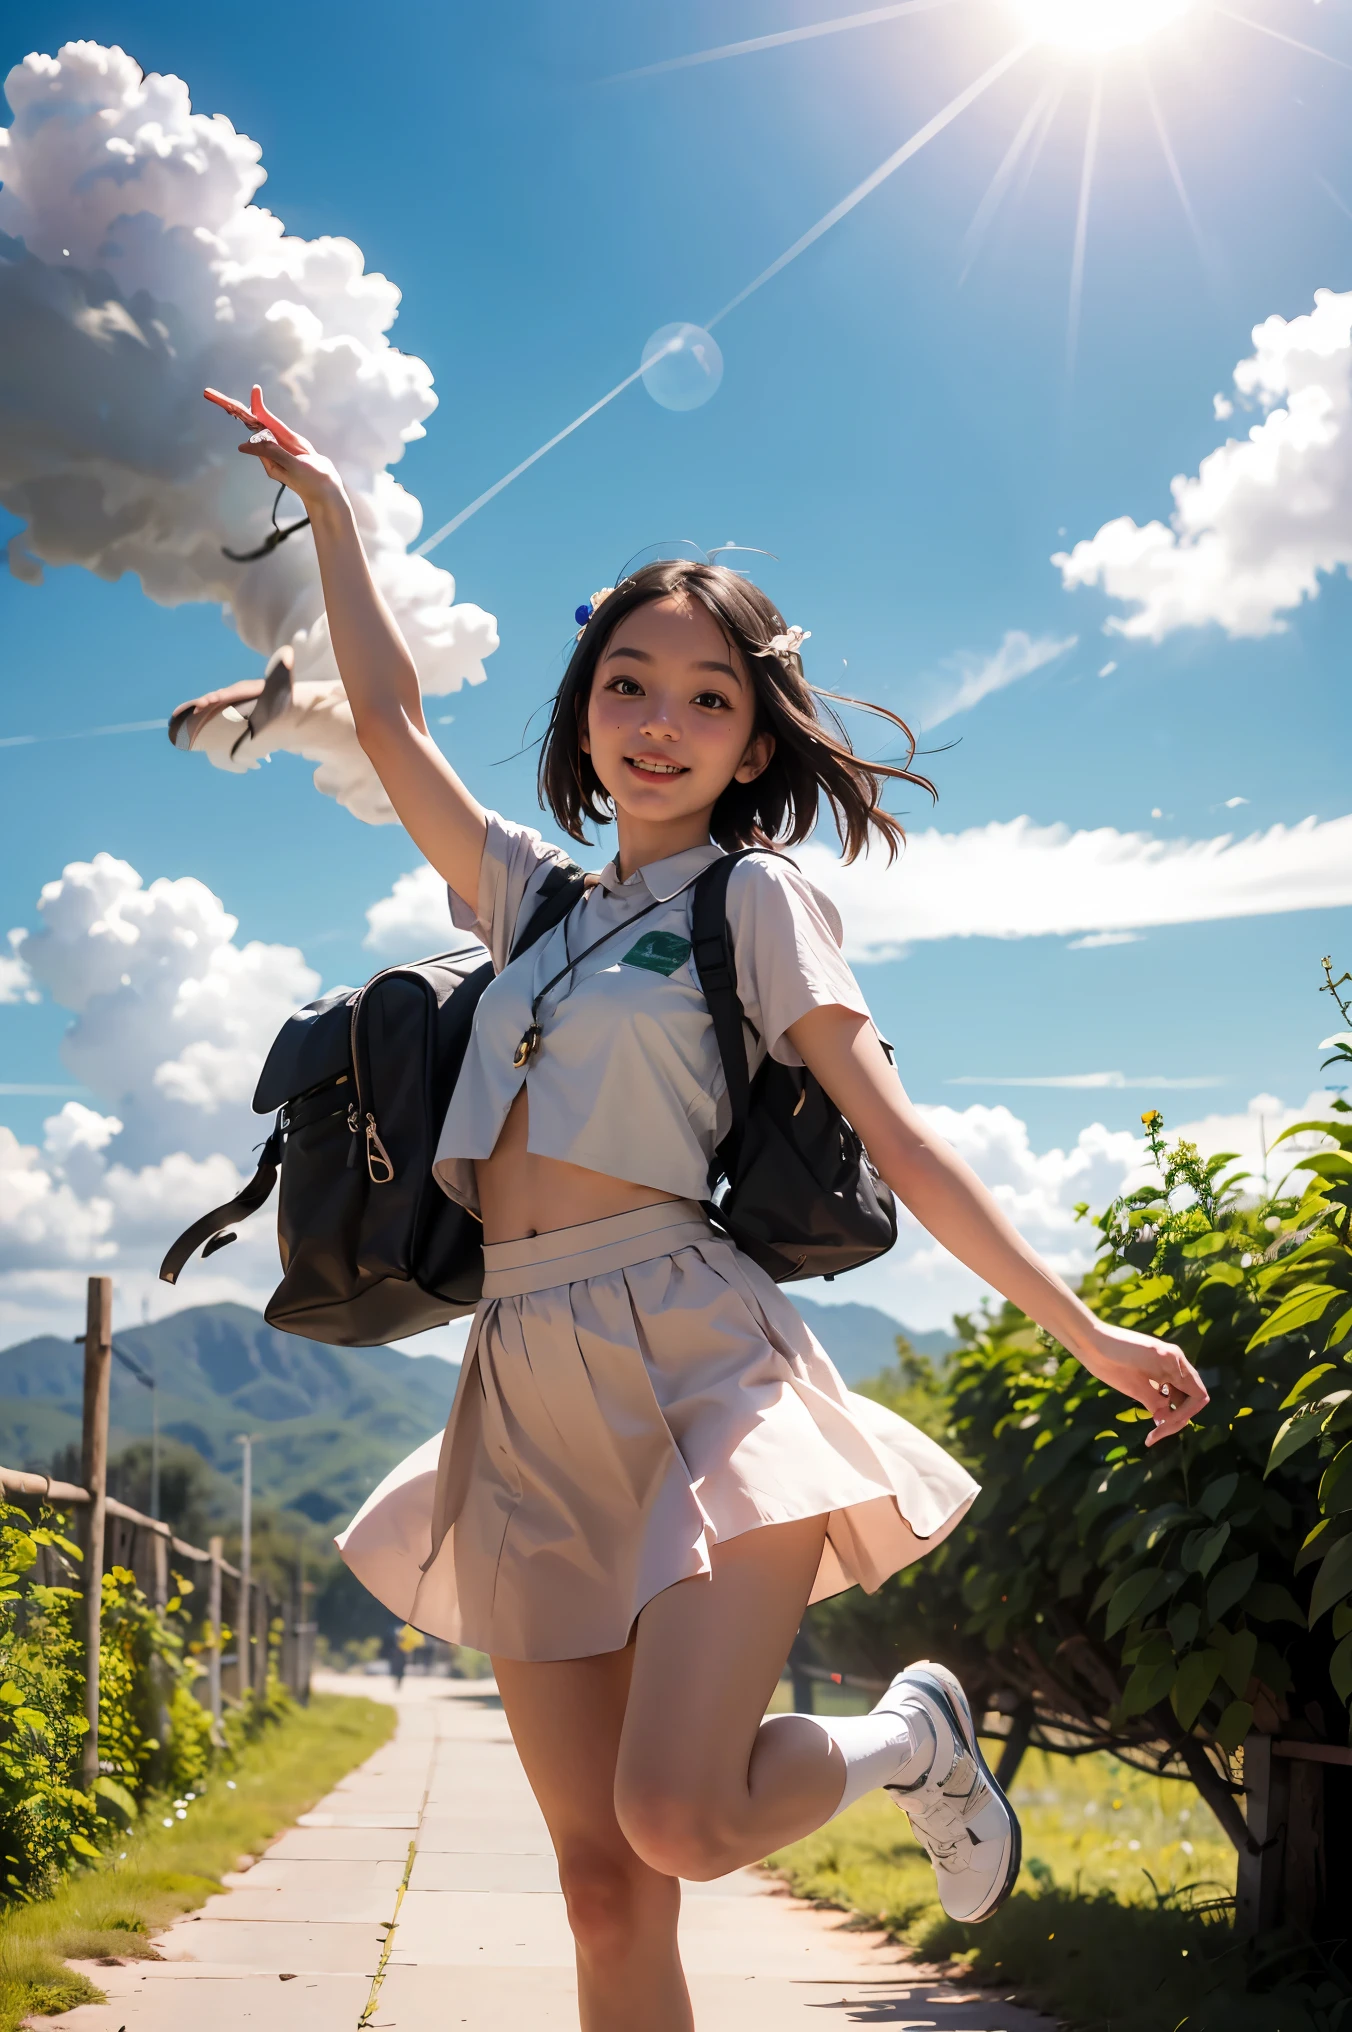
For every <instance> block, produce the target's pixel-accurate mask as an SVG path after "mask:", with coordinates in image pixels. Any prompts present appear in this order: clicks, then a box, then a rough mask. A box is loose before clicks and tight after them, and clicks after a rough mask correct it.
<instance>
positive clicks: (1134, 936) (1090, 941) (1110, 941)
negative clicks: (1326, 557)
mask: <svg viewBox="0 0 1352 2032" xmlns="http://www.w3.org/2000/svg"><path fill="white" fill-rule="evenodd" d="M1140 943H1141V933H1140V932H1139V931H1091V932H1090V934H1089V936H1088V937H1087V938H1073V939H1072V940H1071V941H1070V944H1069V945H1068V946H1067V948H1066V950H1067V952H1097V951H1098V948H1099V947H1100V946H1103V945H1139V944H1140Z"/></svg>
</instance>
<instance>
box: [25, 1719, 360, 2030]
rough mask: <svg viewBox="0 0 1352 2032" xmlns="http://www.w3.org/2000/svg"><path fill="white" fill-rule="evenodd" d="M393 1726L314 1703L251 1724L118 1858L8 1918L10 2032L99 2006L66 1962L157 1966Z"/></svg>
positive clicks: (150, 1807) (160, 1804)
mask: <svg viewBox="0 0 1352 2032" xmlns="http://www.w3.org/2000/svg"><path fill="white" fill-rule="evenodd" d="M394 1723H395V1711H394V1709H393V1707H391V1706H390V1705H389V1704H388V1703H382V1702H376V1701H369V1700H362V1699H360V1698H357V1697H352V1696H348V1695H344V1694H331V1695H316V1696H315V1698H314V1699H313V1700H312V1701H311V1702H310V1704H309V1706H308V1707H299V1706H297V1705H296V1704H295V1703H294V1702H291V1701H289V1700H288V1701H285V1702H284V1703H283V1704H281V1705H279V1707H278V1710H277V1712H276V1713H275V1715H274V1716H273V1717H272V1719H271V1721H270V1723H269V1725H267V1726H265V1727H261V1728H260V1727H254V1729H253V1730H252V1732H250V1730H249V1728H248V1727H247V1725H246V1724H245V1722H243V1721H241V1722H240V1723H239V1725H238V1726H236V1727H235V1728H233V1729H232V1732H231V1734H232V1747H231V1748H230V1749H229V1750H228V1751H227V1752H226V1753H224V1754H223V1755H222V1756H221V1757H220V1759H219V1760H218V1762H217V1763H216V1765H215V1767H214V1768H213V1769H212V1771H211V1772H210V1774H209V1775H208V1776H207V1777H205V1778H203V1779H199V1780H198V1782H197V1783H196V1785H194V1786H193V1787H191V1788H189V1789H188V1790H186V1791H184V1792H181V1793H177V1794H175V1793H164V1794H162V1795H150V1796H148V1797H147V1798H146V1799H145V1800H144V1801H143V1803H142V1805H141V1807H140V1809H139V1811H138V1813H137V1815H136V1817H135V1819H134V1820H133V1821H130V1822H129V1823H128V1824H127V1825H126V1827H125V1828H124V1829H123V1830H122V1831H120V1832H114V1831H113V1830H111V1829H109V1830H106V1832H107V1834H108V1839H109V1846H108V1847H107V1849H106V1851H105V1852H103V1853H101V1854H99V1855H98V1856H97V1857H96V1858H94V1859H89V1860H83V1861H82V1862H81V1863H80V1865H79V1866H78V1867H76V1868H74V1869H73V1870H71V1871H70V1872H69V1873H68V1874H66V1875H65V1876H64V1877H62V1878H60V1879H59V1880H57V1881H56V1882H55V1887H54V1888H53V1889H52V1891H51V1893H50V1895H48V1896H45V1897H38V1898H35V1899H33V1900H30V1901H28V1902H20V1903H12V1904H11V1905H10V1906H9V1907H8V1908H7V1909H6V1910H5V1911H4V1912H3V1913H0V2032H18V2028H19V2027H20V2026H21V2025H22V2023H23V2021H24V2019H25V2018H26V2017H28V2016H30V2015H32V2014H34V2013H46V2012H55V2011H66V2010H70V2009H71V2008H73V2006H74V2005H76V2004H82V2003H99V2002H101V2001H102V1992H101V1991H100V1990H98V1989H97V1988H96V1987H95V1984H94V1983H93V1982H91V1981H90V1979H89V1978H88V1977H87V1976H86V1975H85V1974H84V1973H82V1972H81V1971H79V1970H75V1969H71V1968H68V1967H67V1966H66V1962H67V1961H68V1960H78V1961H83V1962H98V1961H100V1960H106V1959H109V1958H115V1959H116V1960H118V1961H126V1960H128V1959H138V1958H141V1959H144V1958H150V1957H153V1956H154V1952H155V1950H154V1949H153V1947H152V1946H151V1944H150V1939H151V1936H152V1935H153V1934H154V1933H156V1932H158V1931H159V1930H160V1929H161V1928H163V1927H164V1926H166V1925H168V1924H169V1922H170V1921H171V1920H173V1919H175V1918H177V1917H178V1915H179V1914H180V1913H183V1912H189V1911H191V1910H193V1908H194V1907H196V1906H198V1905H201V1904H202V1903H203V1902H204V1901H205V1900H206V1899H207V1898H209V1897H210V1896H211V1895H212V1893H213V1892H214V1891H217V1890H219V1889H220V1880H221V1878H222V1876H223V1875H224V1874H225V1873H226V1872H227V1871H230V1870H234V1869H239V1868H247V1867H248V1864H249V1863H250V1862H252V1861H253V1860H254V1859H255V1858H256V1857H257V1856H258V1854H259V1853H260V1851H261V1850H262V1849H263V1848H264V1847H265V1846H266V1845H267V1843H268V1841H269V1840H270V1839H271V1838H272V1837H273V1836H274V1835H275V1834H277V1833H278V1832H279V1831H280V1830H281V1829H282V1828H284V1827H287V1826H289V1825H290V1824H291V1823H292V1822H293V1821H294V1820H295V1818H296V1816H297V1814H300V1813H304V1812H305V1811H306V1810H307V1809H308V1808H309V1807H311V1806H313V1805H314V1803H315V1801H316V1800H317V1799H320V1798H322V1797H323V1795H324V1794H325V1793H326V1792H328V1791H330V1790H331V1789H332V1787H333V1786H334V1785H335V1784H337V1782H338V1780H339V1779H340V1778H342V1777H343V1776H344V1775H345V1774H346V1773H347V1772H348V1771H350V1770H352V1769H353V1768H354V1767H355V1766H356V1765H357V1764H360V1763H362V1762H364V1761H365V1759H366V1758H367V1757H369V1756H370V1755H371V1754H372V1753H373V1751H375V1750H377V1749H378V1748H379V1747H380V1745H381V1743H383V1742H384V1741H385V1739H386V1738H387V1736H388V1735H389V1734H390V1731H391V1730H392V1729H393V1727H394Z"/></svg>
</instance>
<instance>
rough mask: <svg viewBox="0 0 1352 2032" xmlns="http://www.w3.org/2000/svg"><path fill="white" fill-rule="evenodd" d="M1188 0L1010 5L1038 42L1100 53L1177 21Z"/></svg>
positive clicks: (1030, 0) (1052, 0)
mask: <svg viewBox="0 0 1352 2032" xmlns="http://www.w3.org/2000/svg"><path fill="white" fill-rule="evenodd" d="M1191 8H1192V0H1014V11H1015V13H1016V14H1017V15H1018V16H1019V18H1020V20H1021V21H1022V22H1023V24H1024V26H1025V27H1026V28H1027V29H1029V31H1030V32H1031V33H1032V34H1033V35H1035V36H1037V37H1038V39H1039V41H1041V42H1048V43H1052V44H1054V45H1055V47H1056V48H1058V49H1068V50H1079V51H1081V52H1082V53H1084V54H1087V55H1090V56H1102V55H1105V54H1106V53H1107V52H1108V51H1109V50H1114V49H1124V48H1125V47H1126V46H1127V45H1128V44H1129V43H1133V42H1144V41H1145V39H1146V37H1147V36H1150V35H1154V34H1155V33H1156V32H1157V31H1158V30H1159V29H1161V28H1168V27H1169V26H1170V25H1171V23H1173V22H1175V21H1181V20H1182V19H1183V17H1184V15H1185V14H1187V13H1189V12H1190V11H1191Z"/></svg>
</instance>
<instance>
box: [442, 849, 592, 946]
mask: <svg viewBox="0 0 1352 2032" xmlns="http://www.w3.org/2000/svg"><path fill="white" fill-rule="evenodd" d="M487 817H488V831H487V833H486V835H485V837H484V855H483V861H482V863H481V865H480V869H479V895H478V899H477V901H476V902H475V903H474V904H471V903H469V902H467V901H466V899H465V898H464V897H463V896H458V895H457V894H456V892H455V890H454V889H448V890H447V892H446V893H447V895H448V896H449V898H450V904H451V922H452V923H453V924H454V925H455V927H456V930H457V931H473V932H477V933H478V935H479V937H480V938H481V939H482V940H483V942H484V944H485V945H486V946H487V947H488V950H489V952H490V954H491V955H492V959H493V966H494V969H495V971H496V972H497V973H501V972H502V970H503V968H504V967H505V966H506V964H507V962H508V960H509V959H510V957H511V952H512V946H513V944H514V943H515V940H516V933H517V927H518V924H519V923H521V922H524V920H525V916H526V914H527V910H526V906H528V905H531V904H533V903H534V902H535V899H536V897H537V896H538V895H539V893H540V888H541V885H542V884H543V882H544V879H545V877H546V876H547V875H548V873H549V871H550V869H551V868H557V867H562V866H567V865H568V860H569V856H568V855H567V854H566V853H565V852H564V850H563V848H562V847H551V846H547V845H546V844H545V842H544V841H543V840H542V839H541V837H540V835H539V833H537V832H536V831H535V829H534V827H532V826H523V825H516V824H514V823H513V821H512V820H511V819H506V818H502V817H500V816H499V814H498V813H497V812H495V811H490V812H489V813H488V814H487Z"/></svg>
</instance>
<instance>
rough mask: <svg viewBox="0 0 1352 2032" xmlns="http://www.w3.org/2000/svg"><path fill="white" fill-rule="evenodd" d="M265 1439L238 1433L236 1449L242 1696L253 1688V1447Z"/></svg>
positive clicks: (257, 1435)
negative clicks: (240, 1476) (240, 1468)
mask: <svg viewBox="0 0 1352 2032" xmlns="http://www.w3.org/2000/svg"><path fill="white" fill-rule="evenodd" d="M262 1437H263V1435H262V1433H261V1432H237V1433H236V1434H235V1444H236V1446H242V1447H243V1448H244V1488H243V1491H242V1494H241V1498H240V1520H239V1599H240V1603H241V1606H242V1611H243V1613H242V1614H241V1617H240V1630H239V1633H238V1636H237V1639H236V1646H237V1649H238V1651H239V1666H240V1670H239V1679H240V1692H241V1694H244V1693H247V1691H248V1690H249V1688H250V1687H251V1686H252V1685H253V1671H252V1666H253V1655H252V1654H253V1604H252V1602H251V1600H250V1598H249V1586H250V1582H251V1580H252V1577H253V1448H254V1441H255V1440H256V1439H261V1438H262Z"/></svg>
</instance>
